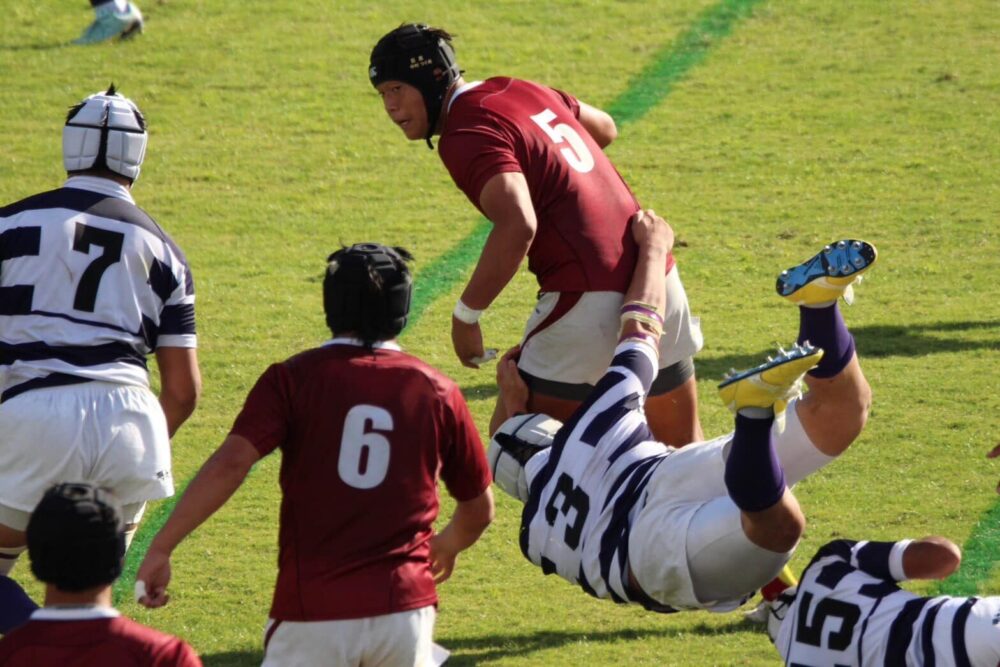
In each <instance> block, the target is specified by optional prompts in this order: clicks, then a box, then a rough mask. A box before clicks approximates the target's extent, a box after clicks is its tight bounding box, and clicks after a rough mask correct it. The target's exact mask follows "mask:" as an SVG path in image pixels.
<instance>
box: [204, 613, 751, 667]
mask: <svg viewBox="0 0 1000 667" xmlns="http://www.w3.org/2000/svg"><path fill="white" fill-rule="evenodd" d="M761 628H762V626H760V625H756V624H754V623H751V622H749V621H747V620H745V619H742V618H738V617H736V618H734V621H733V622H732V623H729V624H727V625H722V626H717V625H706V624H704V623H700V624H698V625H695V626H693V627H692V626H684V627H661V628H655V629H648V630H628V629H626V630H616V631H614V632H601V631H596V632H559V631H545V632H536V633H532V634H516V635H510V634H493V635H485V636H482V637H466V638H462V639H445V640H442V641H441V643H442V645H443V646H445V648H447V649H448V650H449V651H451V652H452V656H451V657H450V658H449V659H448V662H447V663H446V665H447V667H461V666H462V665H482V664H487V663H490V662H494V661H497V660H501V659H503V658H510V657H513V656H525V655H529V654H531V653H535V652H536V651H544V650H547V649H554V648H559V647H560V646H565V645H567V644H575V643H577V642H581V641H587V642H618V641H643V640H646V639H654V638H671V637H680V636H684V635H696V636H703V637H718V636H721V635H729V634H736V633H740V632H753V633H756V632H762V629H761ZM205 664H206V665H208V664H209V663H208V662H206V663H205Z"/></svg>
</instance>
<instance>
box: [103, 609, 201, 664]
mask: <svg viewBox="0 0 1000 667" xmlns="http://www.w3.org/2000/svg"><path fill="white" fill-rule="evenodd" d="M108 636H109V638H112V639H114V640H116V641H120V642H127V643H129V644H132V645H136V646H138V647H140V648H141V650H142V652H143V653H146V654H148V655H150V656H159V655H163V654H164V653H177V654H178V655H184V654H187V653H192V654H193V650H192V649H191V648H190V646H188V644H187V642H185V641H184V640H183V639H180V638H179V637H175V636H173V635H168V634H167V633H165V632H160V631H159V630H154V629H153V628H151V627H148V626H146V625H143V624H142V623H139V622H138V621H133V620H132V619H130V618H126V617H125V616H119V617H117V618H115V619H113V620H112V622H111V626H110V628H109V632H108Z"/></svg>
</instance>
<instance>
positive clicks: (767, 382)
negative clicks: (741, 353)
mask: <svg viewBox="0 0 1000 667" xmlns="http://www.w3.org/2000/svg"><path fill="white" fill-rule="evenodd" d="M822 358H823V350H821V349H820V348H818V347H813V346H812V345H811V344H810V343H809V341H806V342H805V343H804V344H803V345H799V344H798V343H796V344H795V345H794V346H792V349H791V350H785V349H784V348H780V347H779V348H778V356H777V357H774V358H772V357H768V358H767V361H765V362H764V363H763V364H761V365H759V366H755V367H753V368H751V369H750V370H746V371H737V370H736V369H733V370H732V371H730V372H729V373H727V374H726V377H725V379H723V381H722V383H721V384H720V385H719V397H720V398H721V399H722V402H723V403H724V404H725V406H726V407H727V408H729V409H730V410H731V411H732V412H734V413H735V412H736V411H737V410H740V409H741V408H772V407H773V408H774V412H775V413H779V412H782V411H783V410H784V409H785V406H786V405H787V404H788V402H789V401H790V400H792V399H793V398H796V397H798V396H800V395H801V394H802V390H801V380H802V376H803V375H805V373H806V371H808V370H809V369H811V368H813V367H814V366H815V365H816V364H818V363H819V360H820V359H822Z"/></svg>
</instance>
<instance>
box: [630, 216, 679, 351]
mask: <svg viewBox="0 0 1000 667" xmlns="http://www.w3.org/2000/svg"><path fill="white" fill-rule="evenodd" d="M631 226H632V238H634V239H635V242H636V243H637V244H638V245H639V257H638V261H637V262H636V266H635V272H634V273H633V274H632V282H631V283H629V287H628V291H626V292H625V303H626V304H630V303H634V302H638V303H641V304H645V305H647V306H649V307H650V308H651V309H652V310H655V311H656V313H657V314H660V315H662V313H663V312H664V310H665V307H666V298H667V297H666V291H665V289H664V285H663V263H664V262H665V261H666V257H667V254H669V252H670V250H671V249H672V248H673V245H674V230H673V229H672V228H671V227H670V225H669V224H667V221H666V220H664V219H663V218H661V217H660V216H658V215H656V213H655V212H654V211H653V210H652V209H648V210H645V211H639V212H638V213H636V214H635V216H634V217H633V218H632V225H631ZM636 333H641V334H646V335H652V336H653V337H654V338H655V339H656V340H655V341H654V346H655V345H656V344H657V343H658V342H659V337H660V330H659V329H658V328H656V327H653V326H651V325H650V324H648V323H646V322H645V321H642V320H638V319H627V320H625V324H624V326H623V327H622V332H621V335H622V336H627V335H629V334H636Z"/></svg>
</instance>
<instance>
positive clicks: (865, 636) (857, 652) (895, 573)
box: [775, 540, 1000, 667]
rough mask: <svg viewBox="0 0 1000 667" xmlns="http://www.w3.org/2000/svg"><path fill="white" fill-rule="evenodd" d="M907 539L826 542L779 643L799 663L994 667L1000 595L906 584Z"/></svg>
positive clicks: (788, 660)
mask: <svg viewBox="0 0 1000 667" xmlns="http://www.w3.org/2000/svg"><path fill="white" fill-rule="evenodd" d="M908 544H909V540H904V541H901V542H895V543H893V542H854V541H850V540H836V541H833V542H830V543H828V544H826V545H825V546H823V548H821V549H820V550H819V551H818V552H817V553H816V555H815V556H814V557H813V560H812V562H811V563H810V564H809V566H808V567H807V568H806V569H805V571H804V572H803V573H802V580H801V582H800V583H799V586H798V590H797V594H796V596H795V600H794V602H793V603H792V604H791V606H790V607H788V608H787V610H783V609H781V608H780V607H778V608H776V609H775V613H777V614H778V615H779V616H780V614H781V613H782V612H783V611H785V615H784V620H783V621H782V622H781V627H780V629H779V630H778V632H777V636H776V638H775V647H776V648H777V649H778V652H779V653H780V654H781V657H782V658H783V659H784V660H785V664H786V665H793V666H801V667H805V666H815V667H819V666H821V665H822V666H834V665H859V666H860V665H864V666H866V667H868V666H871V667H876V666H878V667H882V666H883V665H884V666H895V665H899V666H901V667H902V666H904V665H906V666H912V667H970V666H971V667H996V665H997V664H1000V628H998V627H997V623H1000V598H997V597H986V598H975V597H971V598H964V597H949V596H945V595H941V596H937V597H921V596H918V595H915V594H913V593H910V592H909V591H905V590H902V589H900V588H899V587H898V586H897V585H896V582H897V581H900V580H902V579H903V578H904V576H905V575H904V574H903V568H902V554H903V551H904V550H905V549H906V546H907V545H908Z"/></svg>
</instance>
